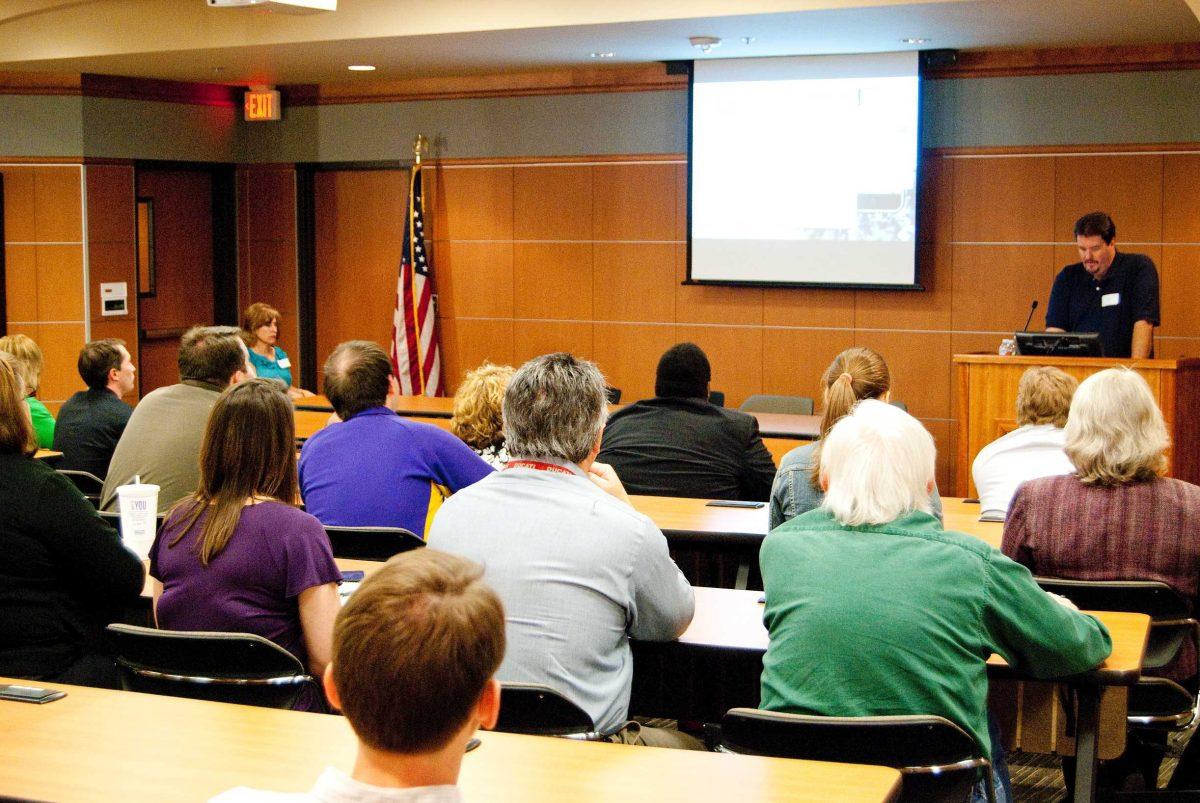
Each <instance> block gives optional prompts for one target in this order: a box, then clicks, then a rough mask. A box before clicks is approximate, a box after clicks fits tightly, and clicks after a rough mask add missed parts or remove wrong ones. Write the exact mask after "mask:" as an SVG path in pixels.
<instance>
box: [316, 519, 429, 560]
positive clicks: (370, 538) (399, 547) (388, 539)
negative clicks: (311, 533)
mask: <svg viewBox="0 0 1200 803" xmlns="http://www.w3.org/2000/svg"><path fill="white" fill-rule="evenodd" d="M325 532H326V533H327V534H328V535H329V545H330V546H331V547H333V556H334V557H335V558H353V559H355V560H387V559H388V558H390V557H391V556H392V555H399V554H400V553H401V552H408V551H409V550H410V549H420V548H421V547H423V546H425V542H424V541H422V540H421V539H420V538H418V537H417V536H416V535H414V534H413V533H411V532H409V531H408V530H406V529H404V528H403V527H330V526H327V527H326V528H325Z"/></svg>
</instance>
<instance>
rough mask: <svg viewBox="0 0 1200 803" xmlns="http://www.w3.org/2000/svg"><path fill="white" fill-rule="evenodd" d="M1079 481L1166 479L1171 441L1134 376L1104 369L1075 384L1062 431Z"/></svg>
mask: <svg viewBox="0 0 1200 803" xmlns="http://www.w3.org/2000/svg"><path fill="white" fill-rule="evenodd" d="M1065 434H1066V444H1065V446H1064V450H1065V451H1066V453H1067V457H1068V458H1070V460H1071V462H1072V463H1073V464H1074V465H1075V471H1076V473H1077V474H1078V475H1079V481H1080V482H1083V483H1087V484H1097V485H1117V484H1121V483H1126V482H1137V481H1139V480H1148V479H1152V478H1154V477H1157V476H1159V475H1161V474H1164V473H1166V469H1167V458H1166V451H1167V447H1169V446H1170V445H1171V438H1170V436H1169V435H1168V434H1167V425H1166V424H1165V423H1163V417H1162V412H1160V411H1159V409H1158V404H1156V403H1155V401H1154V394H1153V393H1151V392H1150V386H1149V385H1147V384H1146V380H1145V379H1143V378H1142V377H1141V376H1140V375H1139V374H1138V373H1137V372H1135V371H1131V370H1129V369H1128V368H1124V367H1122V368H1108V369H1105V370H1103V371H1099V372H1097V373H1094V374H1092V375H1091V376H1089V377H1088V378H1087V379H1085V380H1083V382H1081V383H1079V389H1078V390H1076V391H1075V397H1074V398H1073V399H1072V400H1071V412H1070V414H1069V415H1068V417H1067V426H1066V428H1065Z"/></svg>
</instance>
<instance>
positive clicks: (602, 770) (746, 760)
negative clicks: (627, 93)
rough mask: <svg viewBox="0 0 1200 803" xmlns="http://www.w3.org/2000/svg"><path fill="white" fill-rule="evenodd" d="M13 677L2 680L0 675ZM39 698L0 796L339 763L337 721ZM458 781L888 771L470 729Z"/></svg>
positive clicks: (798, 791)
mask: <svg viewBox="0 0 1200 803" xmlns="http://www.w3.org/2000/svg"><path fill="white" fill-rule="evenodd" d="M8 682H17V683H20V682H21V681H11V680H8V679H4V678H0V683H8ZM50 685H51V687H52V688H61V689H64V690H66V691H67V696H66V697H65V698H63V699H61V700H57V701H55V702H53V703H48V704H46V705H30V704H28V703H18V702H7V701H0V722H3V723H4V727H3V728H0V755H3V756H4V761H3V762H0V793H3V794H4V795H9V796H14V797H23V798H34V799H39V800H55V801H77V800H87V801H127V800H161V801H175V800H178V801H197V800H206V799H208V798H209V797H210V796H212V795H214V794H216V793H218V792H221V791H223V790H226V789H230V788H232V787H235V786H252V787H258V788H265V789H272V790H278V791H288V792H300V791H304V790H307V789H309V788H310V787H311V786H312V784H313V783H314V782H315V780H316V779H317V776H318V775H320V773H321V772H322V771H323V769H324V768H325V767H326V766H327V765H330V764H332V765H334V766H337V767H339V768H341V769H343V770H345V771H349V770H350V769H351V768H352V766H353V764H354V755H355V740H354V735H353V733H352V732H351V730H350V726H349V724H348V723H347V722H346V720H345V719H344V718H342V717H337V716H329V715H326V714H310V713H302V712H298V711H277V710H273V709H266V708H254V707H251V706H242V705H229V704H226V703H212V702H207V701H201V700H185V699H180V698H174V697H157V696H153V695H146V694H135V693H133V692H120V691H107V690H103V689H90V688H85V687H79V686H66V685H63V684H57V683H56V684H50ZM479 738H480V739H481V740H482V742H483V744H482V745H481V746H480V747H479V748H478V749H476V750H473V751H472V752H471V753H469V754H468V755H467V756H466V757H465V758H464V760H463V765H462V774H461V776H460V778H459V783H460V785H461V786H462V790H463V793H464V795H465V797H466V799H467V800H468V801H471V803H543V802H544V803H552V802H553V803H558V801H568V800H569V801H575V802H577V803H591V802H592V801H594V802H595V803H602V802H603V803H609V802H610V801H613V800H620V799H624V798H626V797H628V796H629V794H630V791H631V790H636V794H637V795H638V796H639V797H645V798H646V799H650V800H691V801H722V802H724V801H731V800H753V801H796V800H800V801H806V800H807V801H825V800H834V799H837V800H849V801H884V800H889V799H891V798H892V797H894V796H895V794H896V792H897V791H898V789H899V784H900V775H899V773H898V772H897V771H895V770H892V769H889V768H886V767H871V766H863V765H854V764H834V763H826V762H817V761H796V760H791V759H773V758H763V757H758V756H737V755H719V754H714V753H698V752H689V751H684V750H664V749H659V748H651V747H633V746H628V745H617V744H608V743H596V742H577V741H573V740H569V739H554V738H548V737H539V736H519V735H515V734H508V733H481V734H479Z"/></svg>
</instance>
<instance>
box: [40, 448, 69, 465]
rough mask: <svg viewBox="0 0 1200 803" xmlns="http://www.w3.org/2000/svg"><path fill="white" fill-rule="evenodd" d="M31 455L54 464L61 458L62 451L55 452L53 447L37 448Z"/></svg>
mask: <svg viewBox="0 0 1200 803" xmlns="http://www.w3.org/2000/svg"><path fill="white" fill-rule="evenodd" d="M33 456H34V457H36V458H37V459H38V460H45V461H46V462H47V463H49V464H51V465H54V464H55V463H57V462H58V461H59V460H62V456H63V453H62V452H56V451H54V450H53V449H38V450H37V452H36V453H34V455H33Z"/></svg>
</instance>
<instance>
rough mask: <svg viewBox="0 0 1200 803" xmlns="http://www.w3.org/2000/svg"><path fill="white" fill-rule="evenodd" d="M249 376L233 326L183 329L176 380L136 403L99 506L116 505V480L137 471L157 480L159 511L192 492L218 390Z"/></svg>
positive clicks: (244, 353) (130, 477)
mask: <svg viewBox="0 0 1200 803" xmlns="http://www.w3.org/2000/svg"><path fill="white" fill-rule="evenodd" d="M253 376H254V368H253V367H251V365H250V355H249V352H247V351H246V344H245V343H243V342H242V338H241V330H240V329H238V328H237V327H235V326H195V327H193V328H191V329H189V330H188V331H187V332H185V333H184V335H183V338H182V339H181V340H180V341H179V380H180V381H179V384H178V385H168V386H167V387H164V388H159V389H157V390H155V391H152V392H151V393H149V394H147V395H146V398H144V399H142V401H141V402H140V403H139V404H138V406H137V407H136V408H134V411H133V415H132V416H131V417H130V419H129V423H128V424H126V425H125V431H124V432H123V433H122V434H121V440H119V441H117V448H116V450H115V451H114V452H113V457H112V462H111V463H110V464H109V466H108V476H106V477H105V479H104V490H103V491H102V492H101V494H100V509H101V510H116V509H117V486H119V485H125V484H126V483H129V482H133V478H134V477H135V476H140V477H141V480H142V482H145V483H152V484H154V485H157V486H159V490H158V512H159V513H164V512H166V510H167V509H168V508H170V507H171V505H173V504H175V503H176V502H178V501H179V500H180V499H182V498H183V497H185V496H187V495H188V494H192V493H195V492H196V488H197V486H199V484H200V442H201V441H202V440H204V429H205V427H207V426H208V414H209V413H210V412H212V408H213V405H214V404H216V403H217V396H219V395H220V394H221V391H223V390H224V389H225V388H227V387H229V386H230V385H234V384H237V383H238V382H241V381H242V380H243V379H248V378H250V377H253ZM246 437H253V433H247V434H246Z"/></svg>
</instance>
